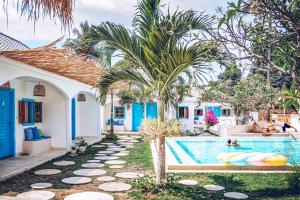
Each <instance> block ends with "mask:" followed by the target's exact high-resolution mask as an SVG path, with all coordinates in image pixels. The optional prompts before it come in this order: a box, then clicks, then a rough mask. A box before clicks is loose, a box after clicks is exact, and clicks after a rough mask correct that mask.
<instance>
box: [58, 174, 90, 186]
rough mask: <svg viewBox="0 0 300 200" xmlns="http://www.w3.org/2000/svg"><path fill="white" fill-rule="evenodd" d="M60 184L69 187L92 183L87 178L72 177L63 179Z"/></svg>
mask: <svg viewBox="0 0 300 200" xmlns="http://www.w3.org/2000/svg"><path fill="white" fill-rule="evenodd" d="M61 182H63V183H66V184H71V185H81V184H86V183H90V182H92V179H91V178H89V177H80V176H73V177H69V178H64V179H62V180H61Z"/></svg>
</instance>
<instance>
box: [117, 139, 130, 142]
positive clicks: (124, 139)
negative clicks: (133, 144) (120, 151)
mask: <svg viewBox="0 0 300 200" xmlns="http://www.w3.org/2000/svg"><path fill="white" fill-rule="evenodd" d="M122 142H128V140H125V139H123V140H117V143H122Z"/></svg>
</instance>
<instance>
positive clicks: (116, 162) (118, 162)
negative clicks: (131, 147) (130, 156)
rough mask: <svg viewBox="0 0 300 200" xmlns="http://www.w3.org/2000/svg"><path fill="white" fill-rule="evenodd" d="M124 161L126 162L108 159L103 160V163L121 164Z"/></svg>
mask: <svg viewBox="0 0 300 200" xmlns="http://www.w3.org/2000/svg"><path fill="white" fill-rule="evenodd" d="M125 163H126V161H124V160H108V161H105V162H104V164H107V165H122V164H125Z"/></svg>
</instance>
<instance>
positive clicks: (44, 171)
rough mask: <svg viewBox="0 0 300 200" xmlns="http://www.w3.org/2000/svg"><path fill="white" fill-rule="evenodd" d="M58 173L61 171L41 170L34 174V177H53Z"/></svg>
mask: <svg viewBox="0 0 300 200" xmlns="http://www.w3.org/2000/svg"><path fill="white" fill-rule="evenodd" d="M59 173H61V171H60V170H58V169H41V170H37V171H35V172H34V174H36V175H44V176H48V175H54V174H59Z"/></svg>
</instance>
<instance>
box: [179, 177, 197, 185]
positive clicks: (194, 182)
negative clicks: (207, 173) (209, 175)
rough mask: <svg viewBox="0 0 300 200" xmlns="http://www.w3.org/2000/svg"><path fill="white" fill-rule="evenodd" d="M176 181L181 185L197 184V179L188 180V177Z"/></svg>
mask: <svg viewBox="0 0 300 200" xmlns="http://www.w3.org/2000/svg"><path fill="white" fill-rule="evenodd" d="M178 183H180V184H182V185H189V186H193V185H197V184H198V181H195V180H190V179H185V180H180V181H178Z"/></svg>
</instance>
